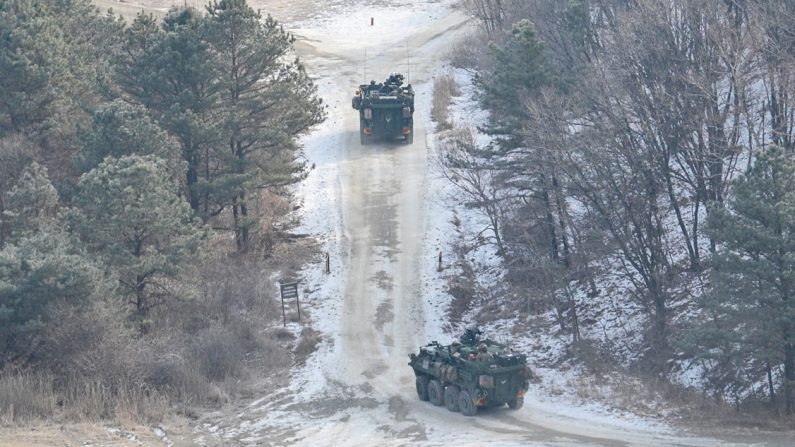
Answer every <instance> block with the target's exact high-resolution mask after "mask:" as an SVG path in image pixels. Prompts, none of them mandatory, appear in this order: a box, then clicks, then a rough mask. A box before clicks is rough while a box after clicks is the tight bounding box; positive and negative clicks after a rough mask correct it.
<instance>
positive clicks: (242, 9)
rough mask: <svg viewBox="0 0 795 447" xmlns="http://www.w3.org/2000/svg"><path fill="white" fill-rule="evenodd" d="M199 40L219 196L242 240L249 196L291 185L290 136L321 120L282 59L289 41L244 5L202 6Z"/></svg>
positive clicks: (299, 69) (233, 0)
mask: <svg viewBox="0 0 795 447" xmlns="http://www.w3.org/2000/svg"><path fill="white" fill-rule="evenodd" d="M207 11H208V17H207V26H206V29H205V38H206V39H207V41H208V42H209V44H210V46H211V50H212V51H213V54H214V57H215V60H216V61H217V64H218V70H219V71H218V76H219V77H218V84H219V86H220V87H221V89H220V99H221V104H220V112H221V116H222V118H221V129H222V134H221V136H222V141H221V142H220V148H221V149H219V151H218V153H217V157H218V159H219V161H220V162H221V163H222V166H223V168H222V173H223V174H222V177H221V178H220V179H219V182H218V184H219V185H223V189H222V190H219V191H218V195H219V198H222V199H224V200H226V204H227V206H228V207H229V208H230V209H231V211H232V217H233V222H234V229H235V241H236V243H237V247H238V249H244V248H245V245H246V243H247V241H248V239H249V227H250V225H251V216H249V208H250V202H251V200H252V199H251V197H250V195H251V194H252V192H253V191H255V190H257V189H258V188H262V187H273V186H280V185H286V184H289V183H292V182H294V181H296V180H297V179H298V178H299V177H298V175H299V174H300V173H301V171H302V168H303V166H302V165H301V164H300V163H299V162H298V157H297V153H296V151H297V144H296V141H295V138H296V137H297V136H298V135H299V134H301V133H304V132H306V131H307V130H308V129H309V128H310V127H311V126H313V125H315V124H317V123H319V122H321V121H322V120H323V118H324V111H323V107H322V105H321V101H320V99H319V98H317V88H316V87H315V86H314V84H313V82H312V80H311V79H310V78H309V76H308V75H307V73H306V71H305V70H304V67H303V66H302V65H301V64H300V63H299V62H298V61H297V60H296V61H293V62H287V61H286V58H287V57H288V52H289V51H290V49H291V48H292V44H293V42H294V38H293V37H292V36H291V35H290V34H289V33H287V32H285V31H284V29H283V28H282V27H281V25H279V24H278V23H277V22H276V20H274V19H273V18H272V17H270V16H268V17H266V18H265V19H264V20H263V18H262V16H261V15H260V13H259V12H256V11H254V10H253V9H252V8H251V7H249V6H248V5H247V4H246V1H245V0H221V1H215V2H212V3H211V4H210V5H209V6H208V8H207Z"/></svg>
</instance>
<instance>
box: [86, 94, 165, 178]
mask: <svg viewBox="0 0 795 447" xmlns="http://www.w3.org/2000/svg"><path fill="white" fill-rule="evenodd" d="M80 140H81V145H80V149H79V152H78V153H77V155H76V156H75V164H76V165H77V167H78V168H79V169H80V171H81V172H88V171H90V170H92V169H94V168H95V167H96V166H97V165H99V163H101V162H102V160H104V159H105V157H115V158H119V157H123V156H125V155H157V156H158V157H160V158H162V159H164V160H175V159H178V158H180V157H179V153H178V152H179V147H178V145H177V143H176V142H175V141H173V140H172V139H171V137H169V135H168V134H167V133H166V132H165V131H164V130H163V129H161V128H160V127H159V126H158V125H157V124H155V123H154V122H152V120H151V119H150V118H149V116H148V114H147V111H146V109H145V108H144V107H142V106H139V105H135V104H130V103H127V102H125V101H123V100H120V99H117V100H115V101H113V102H110V103H106V104H103V105H101V106H100V107H99V108H98V109H97V110H96V111H95V112H94V117H93V123H92V125H91V127H90V128H89V129H88V131H86V132H84V133H83V134H82V135H81V138H80Z"/></svg>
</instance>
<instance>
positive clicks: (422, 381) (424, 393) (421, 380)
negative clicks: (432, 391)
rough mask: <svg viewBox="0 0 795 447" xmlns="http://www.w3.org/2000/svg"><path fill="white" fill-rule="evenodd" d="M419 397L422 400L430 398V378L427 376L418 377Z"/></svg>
mask: <svg viewBox="0 0 795 447" xmlns="http://www.w3.org/2000/svg"><path fill="white" fill-rule="evenodd" d="M416 382H417V397H419V398H420V400H422V401H427V400H428V378H427V377H422V376H420V377H417V381H416Z"/></svg>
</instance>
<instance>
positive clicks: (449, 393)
mask: <svg viewBox="0 0 795 447" xmlns="http://www.w3.org/2000/svg"><path fill="white" fill-rule="evenodd" d="M458 393H459V390H458V387H457V386H455V385H450V386H448V387H447V389H446V390H444V406H445V407H447V409H448V410H450V411H458Z"/></svg>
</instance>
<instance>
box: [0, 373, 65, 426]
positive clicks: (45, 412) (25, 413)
mask: <svg viewBox="0 0 795 447" xmlns="http://www.w3.org/2000/svg"><path fill="white" fill-rule="evenodd" d="M56 402H57V398H56V396H55V393H54V392H53V389H52V377H50V376H46V375H37V374H19V375H13V374H2V375H0V425H3V426H8V425H12V424H17V423H23V422H28V421H33V420H43V419H47V418H50V417H52V415H53V413H54V412H55V408H56Z"/></svg>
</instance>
